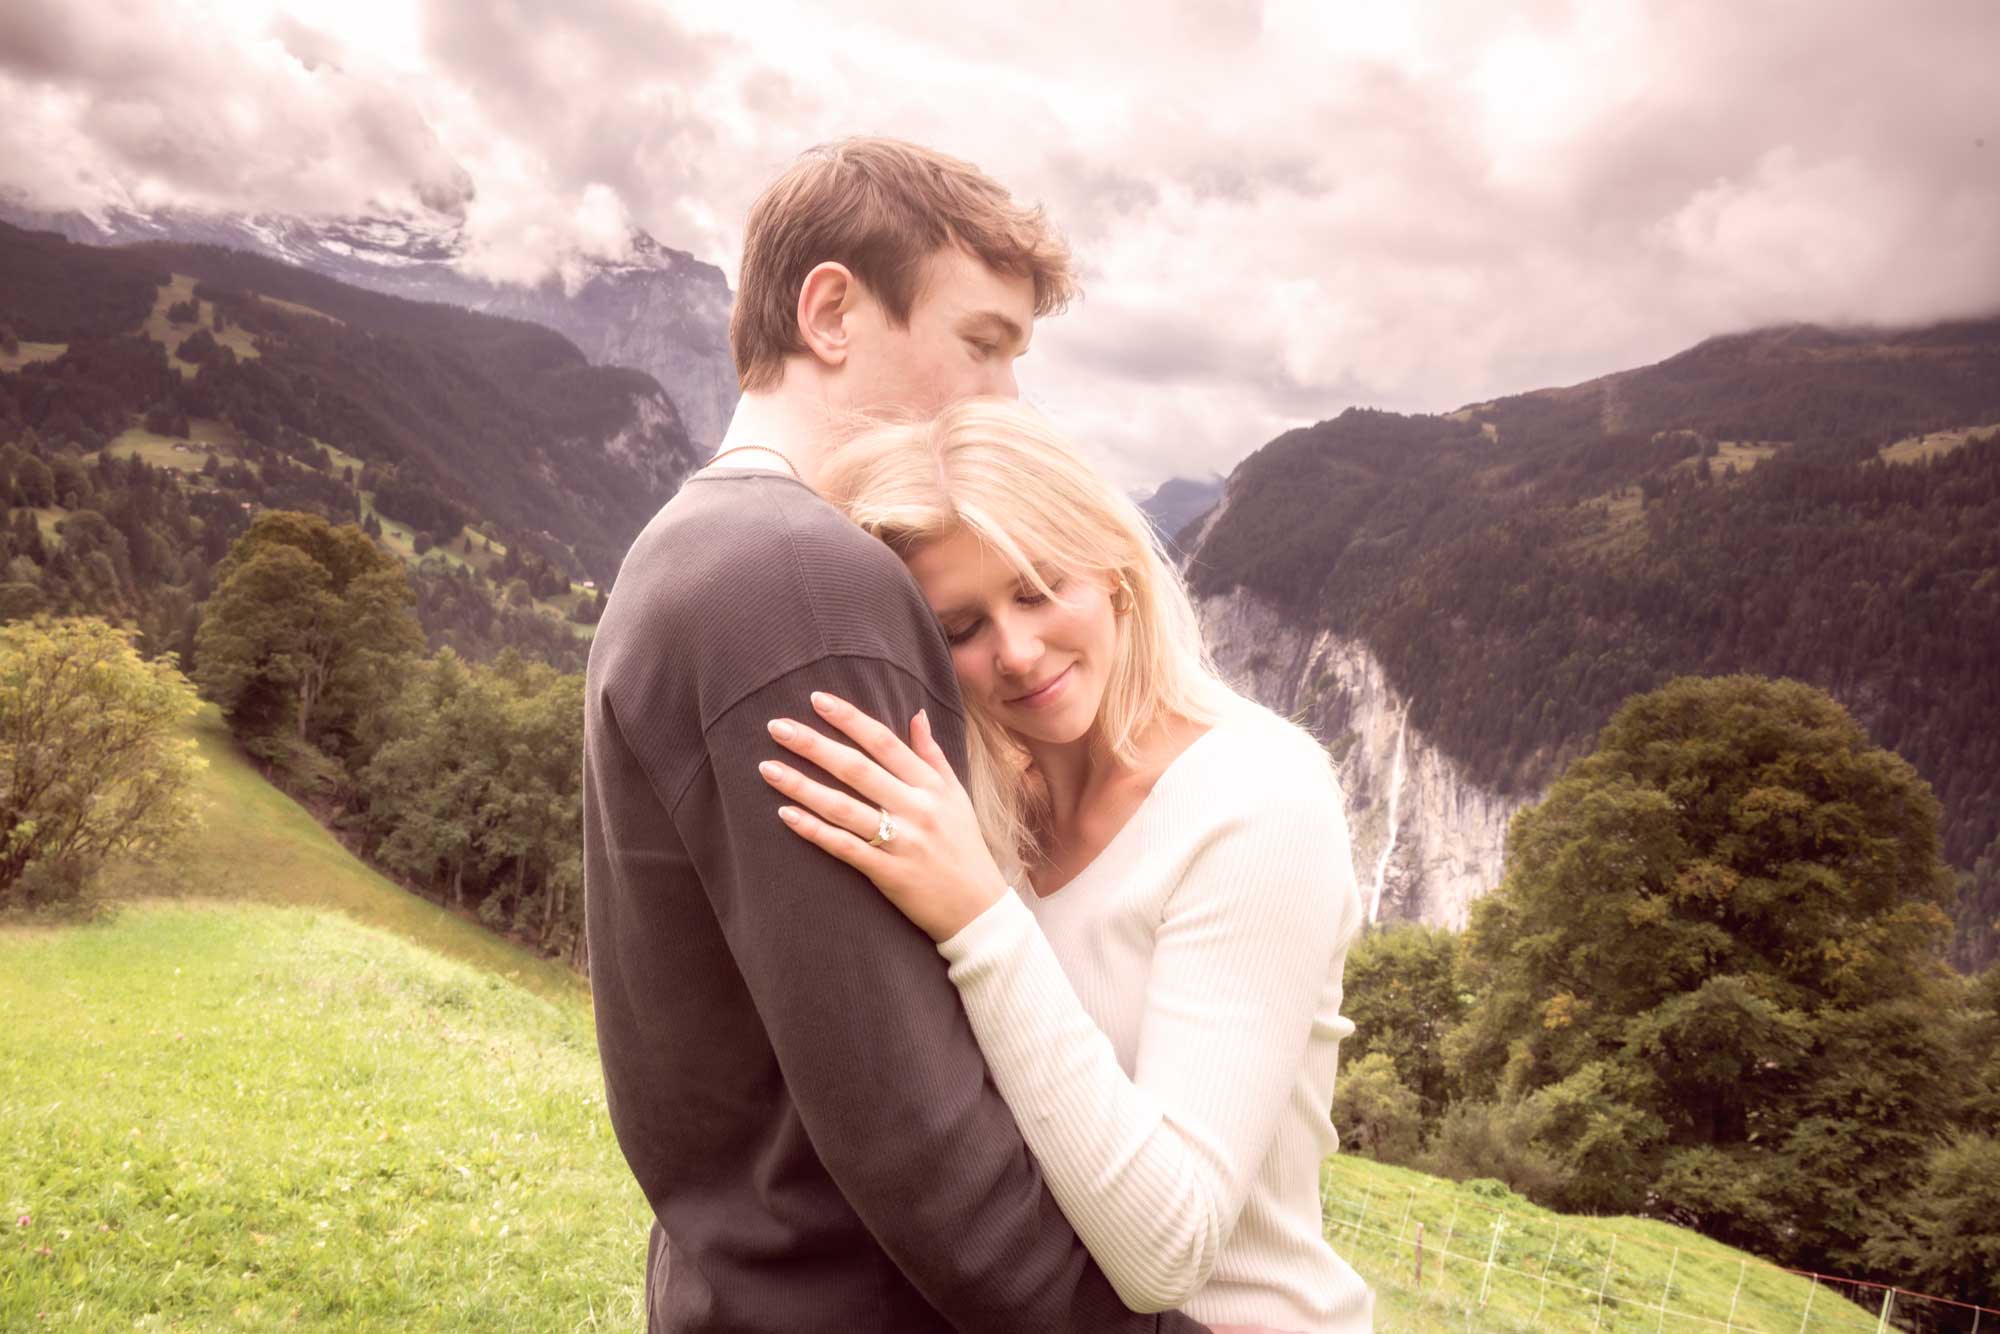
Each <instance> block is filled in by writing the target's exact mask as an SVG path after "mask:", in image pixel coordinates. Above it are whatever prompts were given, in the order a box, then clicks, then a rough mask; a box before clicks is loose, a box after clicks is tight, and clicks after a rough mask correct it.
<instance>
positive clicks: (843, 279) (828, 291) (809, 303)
mask: <svg viewBox="0 0 2000 1334" xmlns="http://www.w3.org/2000/svg"><path fill="white" fill-rule="evenodd" d="M861 297H862V288H861V284H860V282H859V281H857V280H856V279H855V277H854V275H853V274H852V273H851V272H849V271H848V268H847V266H846V265H845V264H836V263H834V262H833V261H832V260H828V261H827V262H826V263H824V264H819V265H816V266H815V267H814V268H813V271H812V272H811V273H808V274H807V275H806V280H805V281H804V282H803V283H801V284H799V338H800V340H801V341H803V342H804V343H805V345H806V351H808V352H810V353H812V354H813V356H815V357H817V358H819V360H820V361H821V362H823V363H824V364H826V365H828V366H840V365H844V364H846V361H847V351H848V340H849V334H850V330H849V328H848V316H849V315H851V314H852V313H853V312H854V307H855V306H856V304H858V303H859V301H860V300H861Z"/></svg>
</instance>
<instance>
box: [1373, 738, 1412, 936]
mask: <svg viewBox="0 0 2000 1334" xmlns="http://www.w3.org/2000/svg"><path fill="white" fill-rule="evenodd" d="M1401 714H1402V716H1401V717H1400V718H1399V719H1398V720H1397V722H1396V752H1395V758H1394V759H1392V760H1391V761H1390V762H1389V829H1388V832H1387V833H1385V834H1384V835H1383V836H1382V855H1381V856H1380V857H1378V858H1376V859H1375V891H1374V893H1373V894H1371V895H1370V896H1369V899H1368V920H1369V921H1370V922H1375V921H1379V920H1380V919H1381V916H1382V887H1383V886H1384V885H1385V884H1387V883H1388V880H1389V858H1390V857H1391V856H1393V855H1395V851H1396V823H1397V818H1396V817H1397V814H1398V810H1397V808H1398V807H1399V806H1401V805H1402V799H1403V752H1404V743H1405V741H1406V739H1407V738H1408V736H1409V733H1410V706H1409V705H1407V704H1405V705H1404V706H1403V708H1402V710H1401Z"/></svg>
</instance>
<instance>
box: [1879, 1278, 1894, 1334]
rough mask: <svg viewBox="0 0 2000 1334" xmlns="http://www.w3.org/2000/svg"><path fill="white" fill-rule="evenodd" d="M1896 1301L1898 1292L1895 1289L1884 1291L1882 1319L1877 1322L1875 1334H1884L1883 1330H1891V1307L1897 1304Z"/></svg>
mask: <svg viewBox="0 0 2000 1334" xmlns="http://www.w3.org/2000/svg"><path fill="white" fill-rule="evenodd" d="M1895 1300H1896V1290H1895V1289H1894V1288H1886V1289H1884V1290H1883V1292H1882V1315H1881V1318H1879V1319H1878V1320H1876V1322H1875V1334H1882V1331H1883V1330H1885V1329H1887V1328H1889V1307H1890V1306H1891V1305H1893V1304H1894V1303H1895Z"/></svg>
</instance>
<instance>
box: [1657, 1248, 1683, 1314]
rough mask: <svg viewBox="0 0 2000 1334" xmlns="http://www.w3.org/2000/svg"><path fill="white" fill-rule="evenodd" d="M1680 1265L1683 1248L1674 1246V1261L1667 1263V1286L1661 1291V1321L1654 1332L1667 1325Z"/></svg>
mask: <svg viewBox="0 0 2000 1334" xmlns="http://www.w3.org/2000/svg"><path fill="white" fill-rule="evenodd" d="M1680 1267H1681V1248H1680V1247H1678V1246H1676V1247H1674V1258H1673V1261H1672V1262H1671V1263H1670V1264H1668V1265H1667V1286H1666V1288H1665V1289H1664V1290H1663V1291H1662V1292H1661V1293H1660V1322H1659V1323H1658V1324H1657V1325H1654V1326H1653V1334H1660V1331H1661V1330H1663V1329H1665V1328H1666V1327H1667V1303H1668V1302H1669V1301H1670V1300H1672V1298H1673V1295H1674V1271H1676V1270H1678V1269H1679V1268H1680Z"/></svg>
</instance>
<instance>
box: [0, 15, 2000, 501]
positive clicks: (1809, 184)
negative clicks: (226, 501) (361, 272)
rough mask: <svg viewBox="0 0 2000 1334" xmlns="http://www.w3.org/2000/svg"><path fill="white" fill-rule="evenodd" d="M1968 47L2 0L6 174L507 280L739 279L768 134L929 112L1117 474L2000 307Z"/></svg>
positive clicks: (1996, 33) (1997, 252)
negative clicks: (1008, 223)
mask: <svg viewBox="0 0 2000 1334" xmlns="http://www.w3.org/2000/svg"><path fill="white" fill-rule="evenodd" d="M834 9H838V10H839V11H841V13H840V16H839V18H838V19H837V20H834V19H830V18H829V17H827V15H828V11H830V10H834ZM1996 56H2000V3H1995V2H1994V0H1897V2H1896V3H1889V2H1888V0H1874V2H1867V0H1754V2H1753V3H1743V2H1741V0H1654V2H1652V3H1636V2H1632V0H1577V2H1576V3H1554V2H1550V3H1542V4H1525V5H1513V6H1501V5H1494V4H1490V3H1476V2H1468V0H1422V2H1420V3H1409V4H1391V3H1386V2H1384V0H1369V2H1368V3H1359V2H1358V0H1267V2H1266V3H1261V4H1260V3H1255V0H1208V2H1206V3H1204V2H1202V0H1127V3H1123V4H1098V5H1085V6H1077V5H1071V4H1067V3H1042V2H1041V0H1027V2H1026V3H1023V2H1022V0H1016V3H1012V4H1008V5H999V4H993V3H983V4H967V3H963V2H962V0H934V3H931V4H928V5H924V6H913V5H909V4H907V3H904V2H903V0H893V2H891V0H849V3H847V4H844V5H840V6H827V5H823V4H811V3H804V2H803V0H730V3H728V4H726V5H721V4H713V5H712V4H694V3H649V2H647V0H572V2H570V3H565V4H561V5H555V4H546V3H531V2H530V0H477V2H476V3H475V2H474V0H297V2H296V3H269V2H268V0H175V2H174V3H165V2H164V0H119V2H118V3H116V4H112V3H105V2H100V3H95V4H92V3H79V0H7V3H6V5H5V6H4V9H0V185H8V186H13V187H15V188H18V189H24V190H27V191H28V192H30V193H31V194H32V195H33V196H35V197H36V198H37V199H38V200H39V201H40V202H43V203H44V204H48V205H54V206H85V207H88V206H90V205H93V204H97V203H102V202H105V201H107V200H109V201H117V202H123V203H128V204H133V205H137V206H141V207H147V206H153V205H158V204H163V203H178V204H192V205H197V206H204V207H212V208H221V209H276V210H284V211H289V212H300V213H333V214H342V213H356V212H365V211H369V210H379V209H384V208H392V209H394V208H416V207H421V206H426V205H429V206H440V205H456V206H463V207H464V208H465V210H466V215H467V226H468V230H469V233H470V235H471V236H472V238H473V241H474V250H473V252H472V261H471V262H473V263H474V264H476V265H477V266H478V267H479V268H480V269H481V270H482V271H484V272H486V273H489V274H492V275H497V276H501V277H505V278H510V279H518V280H532V279H534V278H535V277H538V276H539V275H541V274H542V273H545V272H547V271H548V270H549V269H550V268H551V266H553V265H556V264H557V263H559V262H560V261H561V259H562V258H563V256H564V255H565V254H566V253H567V254H574V253H576V252H577V251H579V250H581V251H583V252H586V253H603V252H608V251H615V250H616V249H617V248H618V247H619V246H620V245H621V244H622V243H623V238H624V236H625V235H626V226H627V224H628V223H631V224H636V225H638V226H640V227H642V228H644V229H645V230H647V231H649V232H651V233H652V234H653V235H654V236H656V237H657V238H659V239H660V240H661V241H663V242H665V243H667V244H669V245H673V246H677V247H680V248H683V249H687V250H691V251H693V252H694V253H695V254H696V255H698V256H700V257H701V258H703V259H707V260H710V261H712V262H714V263H716V264H718V265H720V266H722V268H723V269H724V270H725V272H728V273H729V274H730V275H731V277H732V281H733V277H734V265H735V260H734V257H735V252H736V249H737V246H738V244H739V241H740V227H741V220H742V218H743V215H744V213H745V211H746V209H747V208H748V206H749V204H750V201H751V200H752V198H754V196H755V195H756V193H757V190H758V189H759V187H760V186H761V185H762V184H763V183H764V182H765V181H766V180H768V179H769V178H770V177H771V176H772V175H773V174H774V173H776V172H777V171H778V170H779V169H780V168H782V167H783V166H784V164H785V163H786V162H787V161H788V160H789V159H790V158H791V157H792V156H793V155H794V154H795V153H796V152H797V151H798V150H799V149H800V148H802V147H804V146H806V145H808V144H811V143H814V142H818V141H821V140H825V139H829V138H834V137H837V136H840V135H843V134H849V133H886V134H895V135H900V136H904V137H908V138H913V139H918V140H921V141H923V142H926V143H929V144H932V145H935V146H937V147H940V148H943V149H945V150H947V151H949V152H953V153H956V154H958V155H960V156H963V157H966V158H969V159H971V160H973V161H975V162H977V163H979V164H980V165H981V166H983V167H985V168H986V169H987V170H989V171H990V172H992V173H993V174H994V175H996V176H998V177H999V178H1000V179H1001V180H1002V181H1004V182H1005V183H1007V184H1008V185H1009V186H1010V187H1011V188H1012V189H1013V190H1014V191H1015V193H1016V194H1017V195H1020V196H1025V197H1029V198H1033V199H1037V200H1040V201H1042V202H1043V203H1045V204H1046V205H1047V206H1048V207H1049V209H1050V211H1051V212H1052V214H1053V215H1054V216H1055V218H1056V219H1057V221H1058V222H1059V223H1060V225H1061V226H1062V227H1063V229H1064V230H1065V232H1066V233H1067V234H1068V235H1069V237H1070V240H1071V242H1072V244H1073V246H1074V247H1075V249H1076V251H1077V252H1078V254H1079V256H1080V259H1081V261H1082V265H1083V269H1084V273H1085V287H1086V293H1087V295H1086V299H1085V300H1084V302H1083V303H1082V304H1081V305H1080V306H1078V307H1076V308H1075V309H1074V310H1072V311H1071V312H1070V313H1069V314H1067V315H1065V316H1063V317H1061V318H1060V319H1057V320H1054V321H1051V322H1049V323H1047V324H1046V325H1045V326H1044V327H1043V328H1042V329H1041V330H1040V331H1039V332H1038V334H1037V338H1036V343H1035V349H1034V351H1033V353H1032V355H1031V356H1030V358H1029V359H1028V361H1026V362H1024V363H1023V365H1022V368H1021V371H1022V381H1023V388H1024V392H1025V393H1027V394H1028V395H1029V396H1030V397H1031V398H1033V399H1035V400H1036V401H1038V402H1039V403H1041V404H1042V406H1044V407H1045V408H1046V409H1048V410H1049V411H1050V412H1051V413H1053V414H1055V415H1056V416H1057V417H1058V418H1059V419H1061V420H1062V421H1064V422H1065V423H1067V424H1069V425H1070V426H1071V427H1072V428H1073V429H1074V430H1076V431H1077V432H1079V433H1080V434H1081V435H1083V436H1084V437H1085V438H1086V439H1087V440H1088V441H1089V442H1090V443H1091V446H1092V448H1093V450H1094V451H1095V452H1096V454H1097V456H1098V457H1099V458H1100V459H1101V460H1102V461H1103V462H1104V464H1105V465H1106V466H1107V467H1109V468H1111V469H1112V470H1113V471H1114V472H1115V473H1116V474H1117V475H1118V477H1119V478H1120V480H1121V481H1124V482H1126V483H1127V484H1129V485H1140V484H1146V483H1151V482H1156V481H1158V480H1160V479H1161V478H1163V477H1165V476H1168V475H1172V474H1200V473H1203V472H1206V471H1209V470H1220V471H1226V470H1227V469H1228V468H1229V467H1230V466H1231V465H1232V464H1233V463H1235V462H1236V461H1237V460H1238V459H1240V458H1241V457H1242V456H1243V455H1244V454H1246V453H1248V452H1249V451H1250V450H1252V449H1254V448H1256V447H1257V446H1258V445H1259V444H1261V443H1263V442H1264V441H1265V440H1267V439H1269V438H1270V437H1271V436H1272V435H1274V434H1276V433H1277V432H1278V431H1279V430H1282V429H1284V428H1285V427H1287V426H1290V425H1294V424H1298V423H1301V422H1307V421H1312V420H1316V419H1319V418H1322V417H1327V416H1331V415H1333V414H1334V413H1336V412H1338V411H1340V410H1341V409H1342V408H1344V407H1346V406H1348V405H1350V404H1366V405H1373V406H1379V407H1386V408H1392V409H1397V410H1403V411H1438V410H1449V409H1451V408H1454V407H1457V406H1460V405H1462V404H1465V403H1469V402H1474V401H1478V400H1481V399H1485V398H1490V397H1494V396H1496V395H1499V394H1502V393H1508V392H1514V391H1518V390H1524V389H1530V388H1536V387H1540V386H1545V385H1551V384H1565V383H1572V382H1575V381H1577V380H1582V379H1587V378H1589V377H1591V376H1594V375H1598V374H1602V373H1604V372H1606V371H1611V370H1616V369H1621V368H1624V367H1629V366H1634V365H1639V364H1643V363H1646V362H1649V361H1654V360H1658V359H1659V358H1661V357H1663V356H1667V355H1671V354H1672V353H1673V352H1676V351H1678V350H1680V349H1681V348H1683V347H1685V346H1687V345H1689V344H1691V343H1694V342H1696V341H1698V340H1700V339H1701V338H1703V337H1706V336H1709V335H1711V334H1715V333H1722V332H1728V331H1731V330H1737V329H1743V328H1748V327H1753V326H1756V325H1760V324H1768V323H1774V322H1780V321H1789V320H1816V321H1843V322H1856V321H1861V322H1888V323H1897V322H1911V321H1924V320H1930V319H1935V318H1941V317H1947V316H1954V315H1969V314H1981V313H1991V312H1994V311H2000V65H1996V63H1995V62H1996Z"/></svg>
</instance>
